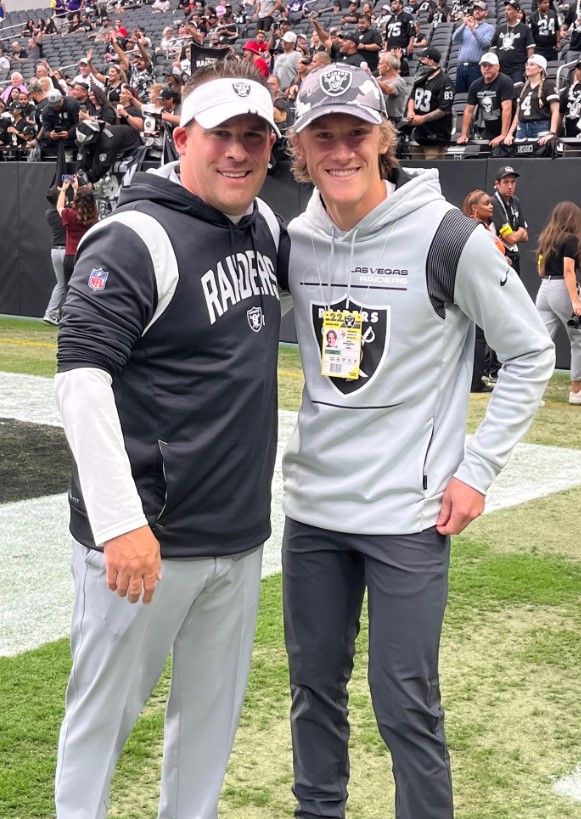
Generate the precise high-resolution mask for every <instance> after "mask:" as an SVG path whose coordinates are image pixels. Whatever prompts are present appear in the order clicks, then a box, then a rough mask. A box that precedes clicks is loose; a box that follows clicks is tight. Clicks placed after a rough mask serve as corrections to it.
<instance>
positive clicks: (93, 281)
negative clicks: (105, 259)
mask: <svg viewBox="0 0 581 819" xmlns="http://www.w3.org/2000/svg"><path fill="white" fill-rule="evenodd" d="M108 278H109V273H108V272H107V271H106V270H103V268H102V267H98V268H93V270H91V275H90V276H89V287H90V288H91V290H94V291H95V292H96V291H97V290H104V289H105V285H106V284H107V279H108Z"/></svg>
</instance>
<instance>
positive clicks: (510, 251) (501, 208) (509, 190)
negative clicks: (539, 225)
mask: <svg viewBox="0 0 581 819" xmlns="http://www.w3.org/2000/svg"><path fill="white" fill-rule="evenodd" d="M519 176H520V174H519V173H517V172H516V171H515V170H514V168H511V167H510V165H505V166H504V167H503V168H499V170H498V173H497V174H496V181H495V184H494V189H495V190H494V196H493V197H492V205H493V211H492V222H493V224H494V227H495V230H496V235H497V236H498V238H499V239H500V240H501V241H502V242H503V244H504V246H505V247H506V255H507V257H508V258H509V259H510V261H511V264H512V266H513V268H514V270H515V271H516V272H517V273H518V275H519V276H520V255H519V247H518V246H519V244H521V243H522V242H528V240H529V234H528V231H527V227H528V225H527V223H526V220H525V218H524V216H523V214H522V210H521V204H520V200H519V199H518V197H517V196H515V195H514V194H515V191H516V180H517V179H518V177H519Z"/></svg>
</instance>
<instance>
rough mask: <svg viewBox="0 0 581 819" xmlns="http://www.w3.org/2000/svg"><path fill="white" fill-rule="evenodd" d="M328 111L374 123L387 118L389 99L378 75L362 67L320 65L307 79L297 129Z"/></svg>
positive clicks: (297, 111) (297, 109) (298, 103)
mask: <svg viewBox="0 0 581 819" xmlns="http://www.w3.org/2000/svg"><path fill="white" fill-rule="evenodd" d="M326 114H350V115H351V116H353V117H357V118H358V119H362V120H364V121H365V122H371V123H373V124H374V125H380V124H381V122H383V120H384V119H386V118H387V111H386V109H385V100H384V97H383V94H382V93H381V89H380V88H379V86H378V84H377V82H376V81H375V79H374V78H373V77H372V76H371V75H370V74H369V73H368V72H367V71H364V70H363V69H362V68H359V67H357V66H354V65H347V64H343V63H334V64H333V65H326V66H324V67H323V68H318V69H316V70H315V71H311V73H310V74H308V75H307V77H306V78H305V79H304V80H303V82H302V85H301V90H300V91H299V95H298V97H297V101H296V107H295V124H294V130H295V131H296V133H299V132H300V131H302V130H303V128H306V127H307V125H310V124H311V122H314V121H315V120H316V119H318V118H319V117H324V116H325V115H326Z"/></svg>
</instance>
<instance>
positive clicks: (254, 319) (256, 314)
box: [246, 307, 264, 333]
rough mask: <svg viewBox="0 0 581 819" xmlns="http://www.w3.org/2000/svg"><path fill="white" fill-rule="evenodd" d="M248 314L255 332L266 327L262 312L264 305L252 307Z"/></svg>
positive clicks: (251, 327) (249, 321) (249, 322)
mask: <svg viewBox="0 0 581 819" xmlns="http://www.w3.org/2000/svg"><path fill="white" fill-rule="evenodd" d="M246 315H247V316H248V324H249V325H250V329H251V330H252V332H253V333H259V332H260V331H261V330H262V328H263V327H264V316H263V314H262V307H252V308H251V309H250V310H247V311H246Z"/></svg>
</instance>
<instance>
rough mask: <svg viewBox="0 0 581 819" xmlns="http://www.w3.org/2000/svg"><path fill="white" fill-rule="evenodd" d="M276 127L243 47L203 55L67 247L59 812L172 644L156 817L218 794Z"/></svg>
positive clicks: (269, 430)
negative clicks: (178, 98)
mask: <svg viewBox="0 0 581 819" xmlns="http://www.w3.org/2000/svg"><path fill="white" fill-rule="evenodd" d="M275 133H276V127H275V125H274V120H273V108H272V99H271V96H270V93H269V91H268V87H267V86H266V83H265V81H264V80H262V79H261V78H260V76H259V75H258V74H257V73H256V71H255V70H254V69H253V68H252V67H251V66H249V65H248V64H246V63H243V64H234V63H229V62H227V61H219V62H217V63H215V64H214V65H212V66H208V67H206V68H203V69H201V70H200V71H199V72H197V73H196V74H195V75H194V76H193V77H192V78H191V79H190V80H189V81H188V83H187V85H186V89H185V94H184V102H183V108H182V114H181V120H180V125H179V127H177V128H176V129H175V131H174V138H175V144H176V147H177V150H178V153H179V155H180V160H179V161H178V162H176V163H172V164H171V165H169V166H166V167H164V168H162V169H160V171H158V172H156V174H149V173H148V174H140V175H138V176H136V178H135V180H134V183H133V185H132V186H131V188H130V189H129V190H128V191H127V192H126V193H125V194H124V195H123V197H122V199H121V201H120V206H119V207H118V209H117V210H116V211H115V213H114V214H112V216H111V217H109V218H107V219H106V220H104V221H103V222H101V223H99V224H98V225H96V226H95V227H94V228H93V229H92V231H91V232H90V233H88V234H87V236H86V237H85V239H84V240H83V243H82V245H81V247H80V249H79V254H78V256H77V263H76V266H75V272H74V274H73V277H72V279H71V283H70V292H69V297H68V300H67V303H66V306H65V308H64V310H63V316H62V324H61V332H60V335H59V350H58V374H57V377H56V394H57V400H58V403H59V407H60V410H61V414H62V417H63V422H64V427H65V431H66V434H67V437H68V440H69V443H70V446H71V449H72V452H73V455H74V461H75V464H74V472H73V482H72V487H71V492H70V501H71V532H72V534H73V538H74V546H73V572H74V577H75V585H76V603H75V609H74V614H73V626H72V653H73V658H74V661H73V670H72V674H71V680H70V683H69V688H68V691H67V704H66V713H65V718H64V722H63V726H62V729H61V736H60V743H59V758H58V767H57V775H56V807H57V817H58V819H73V817H74V819H80V817H81V816H82V817H83V819H88V818H89V817H91V819H102V817H104V816H105V815H106V810H107V808H106V806H107V803H108V799H109V787H110V780H111V777H112V774H113V771H114V768H115V764H116V761H117V758H118V755H119V753H120V752H121V749H122V747H123V744H124V742H125V740H126V739H127V737H128V735H129V733H130V731H131V729H132V727H133V725H134V723H135V721H136V719H137V717H138V715H139V713H140V711H141V709H142V708H143V705H144V704H145V702H146V700H147V698H148V697H149V695H150V693H151V691H152V690H153V688H154V686H155V684H156V683H157V681H158V679H159V677H160V675H161V673H162V671H163V668H164V666H165V663H166V660H167V657H168V655H169V654H170V653H171V655H172V682H171V689H170V695H169V700H168V706H167V714H166V723H165V741H164V759H163V774H162V787H161V798H160V808H159V817H160V819H169V817H171V818H172V819H186V818H187V819H190V818H191V817H192V816H196V817H198V818H199V819H211V817H216V815H217V804H218V798H219V794H220V790H221V786H222V781H223V777H224V773H225V769H226V763H227V761H228V756H229V753H230V749H231V746H232V742H233V740H234V734H235V730H236V726H237V724H238V719H239V715H240V710H241V708H242V701H243V698H244V691H245V687H246V682H247V678H248V669H249V664H250V654H251V648H252V641H253V635H254V626H255V621H256V613H257V607H258V593H259V586H260V569H261V556H262V544H263V543H264V541H265V540H266V539H267V538H268V537H269V535H270V485H271V479H272V472H273V467H274V459H275V451H276V423H277V407H276V363H277V342H278V330H279V318H280V305H279V299H278V289H277V276H278V277H280V276H282V277H283V280H284V273H283V271H282V269H281V268H282V267H283V262H282V261H280V264H279V260H282V259H283V257H284V256H285V255H286V235H284V234H283V235H281V231H280V226H279V223H278V220H277V219H276V217H275V216H274V214H273V213H272V211H271V210H270V209H269V208H268V206H266V205H265V204H264V203H263V202H260V200H257V199H256V196H257V194H258V192H259V190H260V188H261V186H262V184H263V181H264V178H265V175H266V170H267V165H268V160H269V154H270V148H271V146H272V143H273V142H274V138H275ZM130 604H133V605H130Z"/></svg>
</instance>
